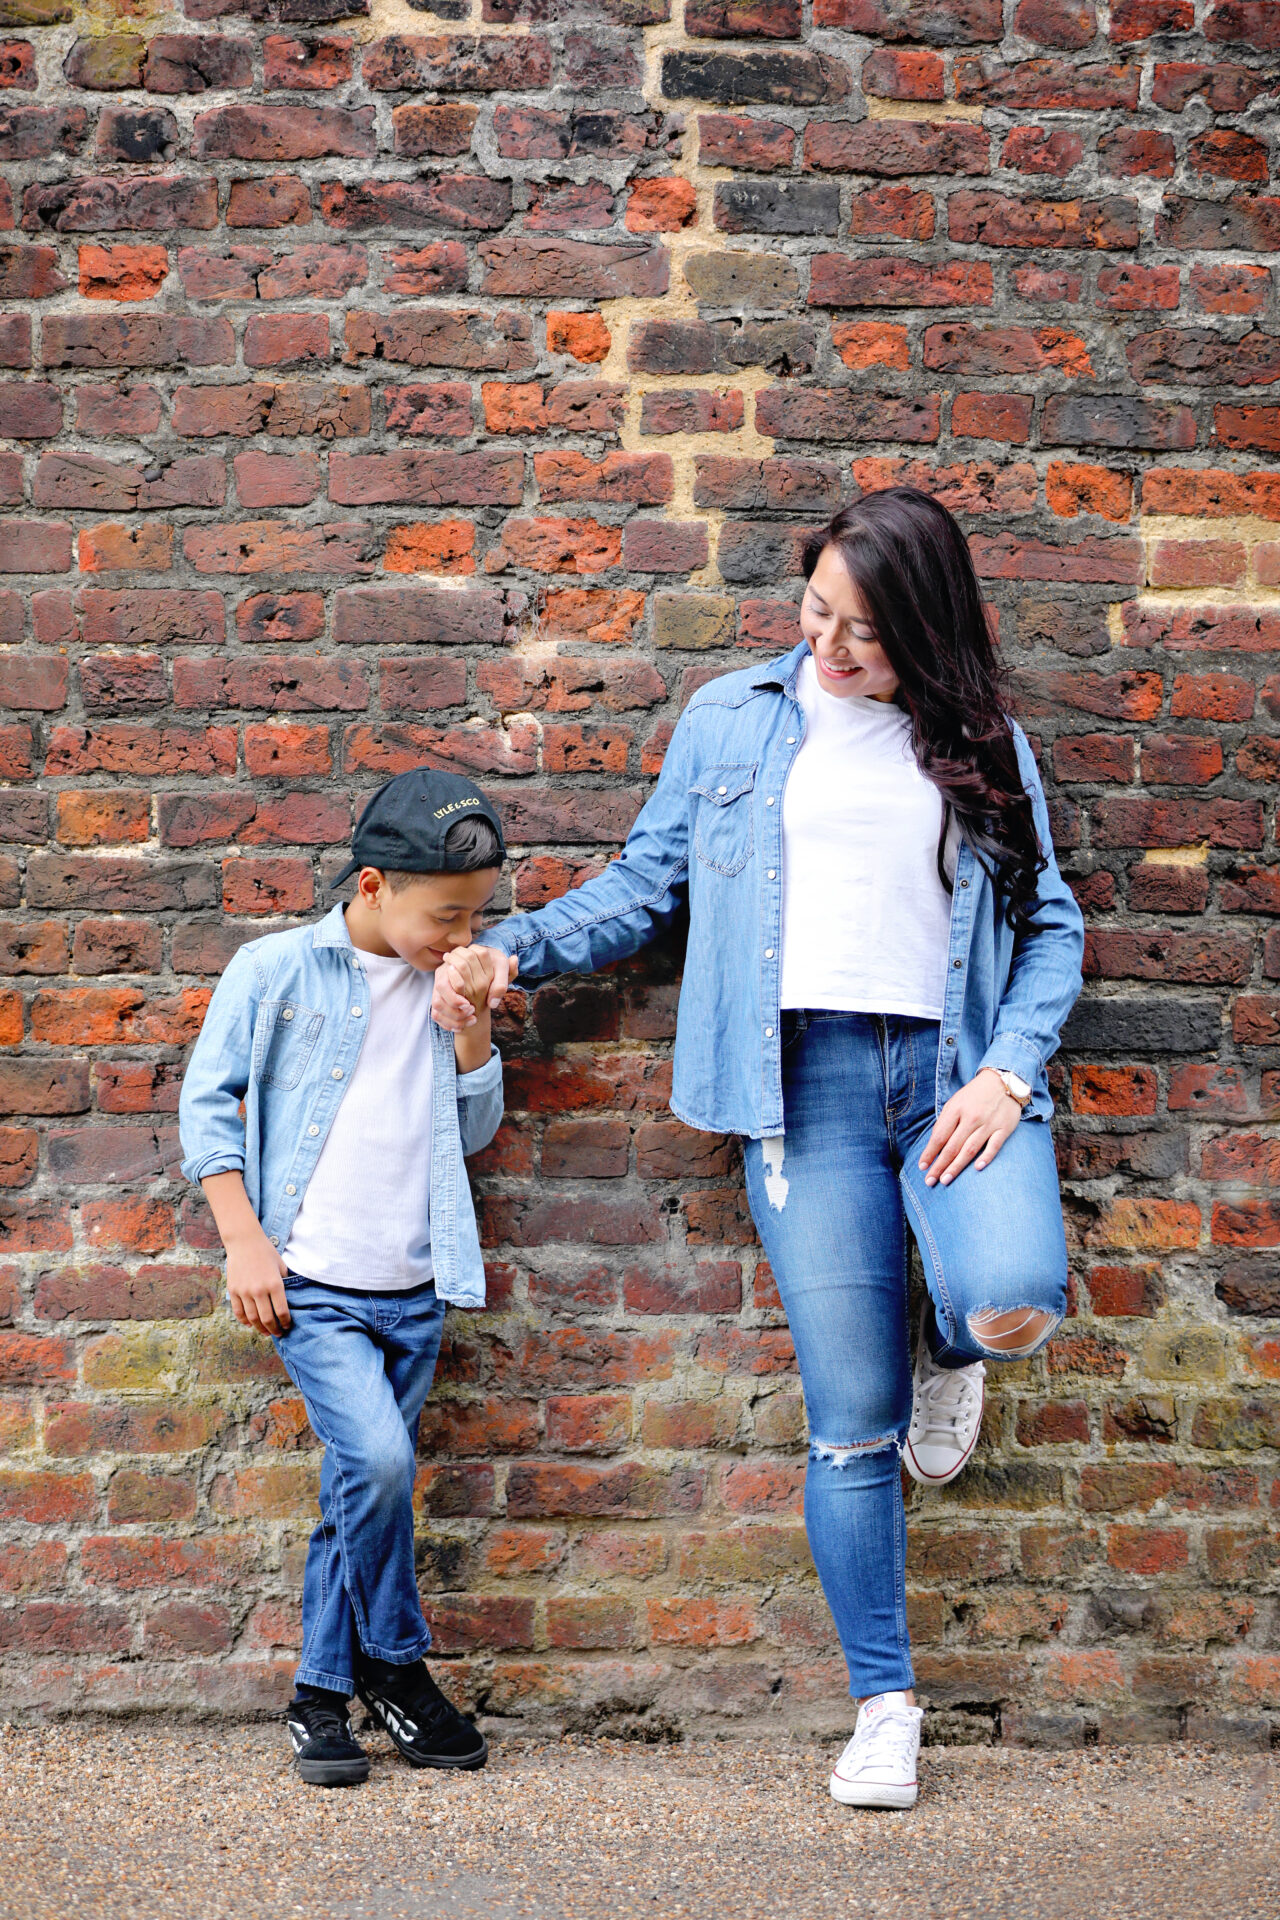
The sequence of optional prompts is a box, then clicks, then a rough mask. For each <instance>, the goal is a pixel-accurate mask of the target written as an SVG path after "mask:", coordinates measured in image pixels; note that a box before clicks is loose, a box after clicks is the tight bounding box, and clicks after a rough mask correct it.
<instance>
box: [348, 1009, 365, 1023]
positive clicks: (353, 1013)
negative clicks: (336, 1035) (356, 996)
mask: <svg viewBox="0 0 1280 1920" xmlns="http://www.w3.org/2000/svg"><path fill="white" fill-rule="evenodd" d="M363 1013H364V1008H363V1007H352V1009H351V1018H352V1019H353V1020H359V1019H360V1017H361V1015H362V1014H363Z"/></svg>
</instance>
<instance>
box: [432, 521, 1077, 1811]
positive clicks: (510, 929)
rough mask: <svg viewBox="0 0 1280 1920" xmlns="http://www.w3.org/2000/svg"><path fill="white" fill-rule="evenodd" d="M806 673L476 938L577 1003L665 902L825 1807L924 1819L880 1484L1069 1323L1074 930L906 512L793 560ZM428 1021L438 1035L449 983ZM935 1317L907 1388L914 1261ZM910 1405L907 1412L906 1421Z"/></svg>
mask: <svg viewBox="0 0 1280 1920" xmlns="http://www.w3.org/2000/svg"><path fill="white" fill-rule="evenodd" d="M805 574H806V578H807V581H808V585H807V589H806V592H805V595H804V601H803V604H802V607H801V613H800V628H801V633H802V634H803V640H802V643H801V644H800V645H799V646H797V647H796V648H795V650H794V652H792V653H791V654H790V655H788V656H787V658H785V659H783V660H775V661H768V662H766V663H765V664H764V665H761V666H754V667H750V668H748V669H747V670H745V671H744V672H740V673H730V674H726V675H725V676H724V677H723V678H722V679H719V680H716V681H713V682H712V683H711V684H710V685H708V686H705V687H703V688H701V689H700V690H699V691H698V692H697V693H696V694H695V695H694V697H693V699H692V700H691V701H690V703H689V705H688V707H687V708H686V710H685V712H684V714H683V716H682V718H681V720H680V722H679V725H678V726H677V727H676V729H675V733H674V735H673V737H672V741H671V745H670V747H669V749H668V751H667V755H666V760H665V763H664V765H663V769H662V775H661V778H660V779H659V782H658V785H657V788H656V790H655V792H654V794H653V797H652V798H651V799H650V801H649V802H648V804H647V805H646V807H645V808H644V810H643V811H642V813H641V814H640V817H639V819H638V820H637V821H636V824H635V826H634V827H633V829H632V831H631V835H630V837H629V839H628V841H627V844H626V848H625V850H624V852H623V854H622V856H621V858H620V859H619V860H617V861H616V862H615V863H613V864H612V865H610V866H609V867H607V868H606V870H605V871H604V872H603V873H602V874H600V875H599V876H598V877H597V878H595V879H593V880H590V881H588V882H587V883H586V884H585V885H584V886H581V887H578V888H576V889H575V890H574V891H573V892H572V893H569V894H566V895H565V896H564V897H563V898H562V899H559V900H556V901H553V902H552V903H551V904H550V905H549V906H547V907H544V908H542V909H541V910H540V911H539V912H537V913H531V914H525V915H520V916H518V917H516V918H513V919H509V920H506V921H504V922H503V923H502V924H501V925H500V926H498V927H496V928H494V929H493V930H492V932H490V933H488V934H486V936H485V939H486V941H487V942H488V943H490V944H491V945H493V946H496V947H498V948H499V949H501V952H502V953H503V954H505V955H507V956H510V959H509V961H508V962H507V963H505V964H504V962H503V960H502V959H501V958H498V957H497V956H495V964H496V975H495V982H494V986H495V992H496V993H497V992H500V991H501V990H502V988H503V987H504V986H505V984H506V981H507V979H508V977H509V975H510V974H514V972H515V971H516V970H517V968H518V971H519V975H520V978H521V979H522V980H525V979H531V980H539V979H543V978H545V977H546V976H548V975H550V974H554V973H561V972H565V971H569V970H582V971H589V970H591V969H593V968H596V967H601V966H605V965H607V964H608V963H609V962H610V961H613V960H620V959H622V958H623V957H624V956H626V955H627V954H630V953H634V952H635V951H636V949H637V948H638V947H640V946H642V945H643V944H644V943H645V942H646V941H647V940H651V939H652V938H653V937H654V935H655V934H656V933H657V932H658V931H659V929H660V928H661V927H663V926H664V925H665V924H666V923H667V922H668V921H670V919H671V918H672V916H673V915H674V914H675V913H676V911H677V909H678V907H679V905H680V903H681V901H682V900H683V899H684V898H685V897H686V896H687V898H688V904H689V913H690V925H689V942H688V952H687V957H686V961H685V969H684V979H683V985H682V988H681V995H680V1011H679V1020H678V1028H677V1038H676V1053H675V1079H674V1091H673V1095H672V1101H671V1105H672V1109H673V1111H674V1112H675V1113H676V1114H678V1115H679V1117H680V1118H681V1119H682V1120H684V1121H686V1122H687V1123H688V1124H689V1125H690V1126H693V1127H700V1128H705V1129H708V1130H711V1131H714V1132H717V1133H737V1134H740V1135H742V1136H743V1138H744V1153H745V1159H746V1177H747V1193H748V1197H749V1200H750V1204H751V1210H752V1213H753V1215H754V1218H755V1222H756V1227H757V1229H758V1231H759V1234H760V1239H761V1241H762V1243H763V1245H764V1250H765V1252H766V1254H767V1255H768V1258H769V1261H770V1263H771V1265H772V1267H773V1271H774V1274H775V1275H776V1278H777V1283H778V1289H779V1292H780V1294H781V1296H782V1301H783V1304H784V1306H785V1308H786V1312H787V1317H788V1320H789V1322H790V1326H791V1332H792V1336H793V1338H794V1341H795V1347H796V1354H797V1358H798V1361H799V1366H800V1374H801V1380H802V1383H803V1387H804V1398H805V1407H806V1411H807V1414H808V1419H809V1431H810V1436H811V1444H810V1453H809V1464H808V1471H807V1479H806V1486H805V1523H806V1527H807V1530H808V1535H809V1542H810V1546H811V1548H812V1552H813V1557H814V1561H815V1563H816V1565H817V1569H818V1574H819V1577H820V1578H821V1581H822V1586H823V1591H824V1593H825V1594H826V1597H827V1601H828V1604H829V1605H830V1607H831V1611H832V1613H833V1615H834V1617H835V1622H836V1627H837V1629H838V1632H839V1635H840V1642H841V1646H842V1647H843V1650H844V1654H845V1657H846V1660H847V1662H848V1667H849V1677H850V1691H851V1693H852V1695H853V1697H854V1699H855V1700H856V1701H857V1702H859V1712H858V1717H857V1723H856V1728H855V1732H854V1735H853V1738H852V1739H851V1740H850V1742H849V1744H848V1746H847V1747H846V1748H845V1751H844V1753H843V1755H842V1756H841V1758H840V1760H839V1761H838V1763H837V1765H836V1768H835V1771H834V1773H833V1775H832V1779H831V1791H832V1793H833V1794H834V1795H835V1797H836V1799H838V1800H841V1801H843V1802H846V1803H847V1804H851V1805H856V1806H891V1807H907V1806H911V1805H913V1804H914V1802H915V1799H916V1791H917V1789H916V1756H917V1752H918V1749H919V1742H920V1719H921V1713H920V1710H919V1709H918V1708H917V1707H916V1705H915V1696H914V1694H913V1692H912V1670H911V1660H910V1654H909V1650H908V1640H907V1624H906V1595H905V1524H904V1511H903V1503H902V1493H901V1479H900V1473H899V1460H900V1458H905V1460H906V1463H907V1466H908V1468H909V1469H910V1471H911V1472H912V1473H914V1474H915V1476H916V1478H917V1479H919V1480H923V1481H926V1482H930V1483H932V1484H935V1485H936V1484H940V1483H942V1482H945V1481H947V1480H949V1479H951V1478H952V1477H953V1476H954V1475H955V1474H956V1473H957V1472H959V1470H960V1468H961V1467H962V1466H963V1464H964V1462H965V1460H966V1459H967V1458H968V1456H969V1453H970V1452H971V1450H972V1448H973V1446H974V1444H975V1442H976V1440H977V1436H978V1429H979V1426H980V1423H981V1416H982V1381H983V1364H984V1362H985V1361H986V1360H988V1359H992V1360H1013V1359H1025V1358H1026V1357H1027V1356H1028V1355H1030V1354H1032V1353H1035V1352H1036V1351H1038V1349H1039V1348H1040V1347H1042V1346H1043V1345H1044V1343H1045V1342H1046V1341H1047V1340H1048V1339H1049V1337H1050V1335H1051V1334H1052V1333H1053V1331H1054V1328H1055V1327H1056V1326H1057V1324H1058V1322H1059V1320H1060V1319H1061V1317H1062V1313H1063V1311H1064V1306H1065V1299H1066V1278H1067V1260H1066V1246H1065V1240H1064V1235H1063V1225H1062V1209H1061V1202H1060V1197H1059V1191H1058V1180H1057V1171H1056V1167H1055V1163H1054V1153H1053V1144H1052V1141H1051V1138H1050V1133H1049V1127H1048V1124H1047V1123H1048V1120H1049V1117H1050V1114H1051V1112H1052V1104H1051V1101H1050V1097H1049V1090H1048V1083H1047V1079H1046V1074H1045V1066H1046V1062H1047V1061H1048V1059H1049V1057H1050V1056H1051V1054H1052V1053H1053V1052H1054V1050H1055V1049H1056V1047H1057V1045H1058V1035H1059V1031H1060V1029H1061V1026H1062V1023H1063V1021H1064V1020H1065V1018H1066V1016H1067V1014H1068V1012H1069V1011H1070V1008H1071V1006H1072V1003H1073V1002H1074V1000H1075V998H1076V995H1077V993H1078V992H1079V990H1080V957H1081V952H1082V947H1083V930H1082V924H1081V917H1080V913H1079V909H1078V908H1077V906H1076V904H1075V901H1074V899H1073V898H1072V896H1071V893H1070V892H1069V890H1068V888H1067V886H1066V884H1065V883H1064V881H1063V880H1062V878H1061V876H1060V875H1059V873H1058V870H1057V866H1056V864H1055V862H1054V857H1053V849H1052V842H1051V839H1050V830H1049V821H1048V815H1047V812H1046V809H1045V802H1044V795H1043V792H1042V790H1041V786H1040V782H1039V779H1038V777H1037V773H1036V766H1035V761H1034V759H1033V757H1032V754H1031V750H1030V748H1029V746H1028V744H1027V741H1026V738H1025V736H1024V735H1023V734H1022V732H1021V730H1020V729H1019V728H1017V727H1016V726H1015V725H1014V724H1013V723H1012V722H1011V721H1010V720H1009V719H1008V717H1007V716H1006V714H1005V712H1004V711H1003V709H1002V705H1001V701H1000V694H999V684H1000V683H999V671H998V667H997V662H996V658H995V653H994V650H993V647H992V643H991V637H990V633H989V631H988V627H987V621H986V617H985V614H984V611H983V607H982V600H981V595H980V593H979V589H978V582H977V578H976V576H975V574H974V570H973V564H972V561H971V559H970V557H969V551H968V547H967V545H966V543H965V539H964V535H963V534H962V532H961V530H960V528H959V526H958V525H957V523H956V521H955V520H954V519H953V518H952V516H951V515H950V514H949V513H948V512H947V511H946V509H945V508H944V507H942V506H940V505H939V504H938V503H937V502H936V501H935V500H932V499H931V498H930V497H929V496H928V495H927V494H924V493H921V492H918V491H917V490H916V489H914V488H911V487H897V488H892V489H890V490H888V491H886V492H883V493H878V494H873V495H871V496H870V497H869V498H867V499H865V500H863V501H861V502H860V503H859V504H858V505H856V506H852V507H846V508H844V509H843V510H842V511H841V512H840V513H838V514H837V515H836V517H835V519H834V520H832V522H831V524H830V526H828V527H827V528H826V529H825V531H823V532H822V533H821V534H819V535H817V536H815V537H814V538H813V539H812V540H811V541H810V542H809V545H808V547H807V549H806V553H805ZM436 1011H437V1017H438V1018H439V1019H441V1020H442V1022H444V1023H446V1024H452V1025H456V1024H460V1023H461V1022H462V1021H463V1020H464V1019H465V1017H466V1012H469V1011H470V1007H469V1003H468V1004H467V1007H466V1010H465V1012H464V1010H463V1008H462V1007H461V1006H459V1004H458V1000H457V998H456V997H455V996H454V995H453V993H452V991H451V989H450V985H449V982H448V979H447V977H445V976H443V975H442V976H440V977H439V979H438V986H437V1009H436ZM909 1231H910V1234H912V1235H914V1237H915V1239H916V1241H917V1242H918V1244H919V1247H920V1251H921V1255H922V1260H923V1265H924V1270H925V1277H926V1280H927V1282H928V1292H929V1305H928V1308H927V1311H926V1318H925V1324H924V1325H923V1326H922V1327H921V1330H920V1339H919V1345H918V1352H917V1357H916V1362H915V1369H914V1382H913V1374H912V1365H911V1359H910V1354H909V1332H908V1327H907V1262H908V1249H909V1240H908V1232H909ZM913 1384H914V1404H913Z"/></svg>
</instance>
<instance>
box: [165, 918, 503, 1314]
mask: <svg viewBox="0 0 1280 1920" xmlns="http://www.w3.org/2000/svg"><path fill="white" fill-rule="evenodd" d="M368 1026H369V982H368V977H367V975H366V973H365V970H364V968H363V966H362V965H361V963H360V955H359V953H358V952H357V951H356V949H355V948H354V947H353V946H352V944H351V936H350V934H349V933H348V932H347V923H346V918H345V916H344V914H343V910H342V907H341V906H336V907H334V909H333V911H332V912H331V913H327V914H326V915H325V917H324V919H323V920H318V921H316V922H314V923H313V924H312V925H311V926H307V927H298V928H297V929H295V930H294V931H293V932H290V933H270V934H267V935H266V936H265V938H263V939H261V940H251V941H249V943H248V944H247V945H246V946H243V947H241V949H240V951H239V952H238V953H237V954H236V955H235V957H234V959H233V960H232V961H231V963H230V965H229V966H228V967H227V970H226V972H225V973H224V974H223V976H222V978H221V980H219V982H218V985H217V987H216V988H215V990H214V995H213V998H212V1000H211V1001H210V1002H209V1011H208V1012H207V1013H206V1015H205V1019H204V1026H203V1027H202V1028H201V1030H200V1037H199V1039H198V1040H197V1041H196V1044H195V1048H194V1050H193V1052H192V1055H191V1059H190V1062H189V1064H188V1066H187V1071H186V1076H185V1078H184V1080H183V1082H182V1098H181V1101H180V1103H179V1107H178V1124H179V1128H180V1131H181V1134H182V1151H183V1156H184V1158H183V1162H182V1171H183V1173H184V1174H185V1175H186V1177H187V1179H188V1180H192V1181H200V1180H203V1179H204V1178H206V1176H207V1175H209V1174H211V1173H226V1172H228V1171H230V1170H231V1169H233V1168H234V1169H235V1170H236V1171H237V1172H240V1173H242V1174H243V1175H244V1184H245V1191H246V1192H247V1193H248V1195H249V1200H250V1203H251V1204H252V1206H253V1209H254V1211H255V1213H256V1214H257V1216H258V1218H259V1220H260V1221H261V1222H262V1227H263V1231H264V1232H265V1233H266V1235H267V1237H268V1239H269V1240H270V1241H271V1244H272V1246H273V1247H283V1246H284V1245H285V1243H286V1242H287V1240H288V1238H289V1229H290V1228H291V1227H292V1225H293V1221H294V1216H295V1214H296V1213H297V1211H298V1208H299V1207H300V1206H301V1205H302V1196H303V1194H304V1193H305V1192H306V1190H307V1183H308V1181H309V1180H310V1178H311V1175H312V1174H313V1172H314V1171H315V1165H316V1161H317V1160H318V1159H319V1158H320V1149H321V1147H323V1145H324V1143H325V1138H326V1136H327V1134H328V1132H329V1128H330V1125H331V1124H332V1121H333V1116H334V1114H335V1113H336V1112H337V1111H338V1107H339V1105H340V1103H341V1100H342V1096H343V1094H344V1093H345V1092H346V1090H347V1080H348V1077H349V1075H350V1074H351V1071H352V1069H353V1068H354V1066H355V1064H356V1061H357V1059H358V1058H359V1056H360V1047H361V1043H362V1042H363V1040H364V1036H365V1033H366V1031H367V1029H368ZM431 1048H432V1052H431V1060H432V1066H433V1068H434V1073H435V1079H434V1083H433V1094H432V1126H431V1138H430V1140H406V1141H405V1143H404V1151H405V1154H406V1156H408V1155H416V1154H420V1153H429V1154H430V1155H431V1221H430V1228H431V1263H432V1267H433V1269H434V1276H435V1287H436V1292H437V1293H438V1294H439V1295H440V1298H441V1299H442V1300H449V1301H452V1302H453V1304H454V1305H456V1306H460V1307H482V1306H483V1305H484V1261H483V1258H482V1257H481V1253H480V1240H479V1235H478V1234H477V1232H476V1216H475V1207H474V1205H473V1203H472V1199H471V1188H470V1185H469V1184H468V1181H467V1174H466V1168H465V1167H464V1166H463V1164H462V1156H463V1155H464V1154H466V1153H478V1152H479V1150H480V1148H481V1147H484V1146H487V1145H488V1144H489V1142H490V1140H492V1138H493V1136H494V1134H495V1133H496V1132H497V1130H498V1125H499V1122H500V1121H501V1119H502V1061H501V1060H500V1058H499V1057H498V1052H497V1049H496V1048H495V1049H494V1050H493V1051H492V1052H491V1053H490V1055H489V1058H488V1060H487V1061H486V1062H485V1064H484V1065H483V1066H482V1067H477V1068H476V1070H475V1072H474V1073H464V1074H460V1073H458V1071H457V1068H456V1065H455V1062H454V1055H453V1035H452V1034H451V1033H445V1032H444V1031H443V1029H442V1028H440V1027H438V1026H436V1025H435V1023H434V1021H433V1022H432V1026H431ZM242 1107H243V1115H242ZM385 1172H386V1170H385V1168H380V1169H379V1173H380V1175H381V1176H382V1177H384V1178H385ZM360 1284H361V1279H360V1275H359V1274H358V1273H353V1274H352V1276H351V1285H352V1286H353V1287H358V1286H360Z"/></svg>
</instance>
